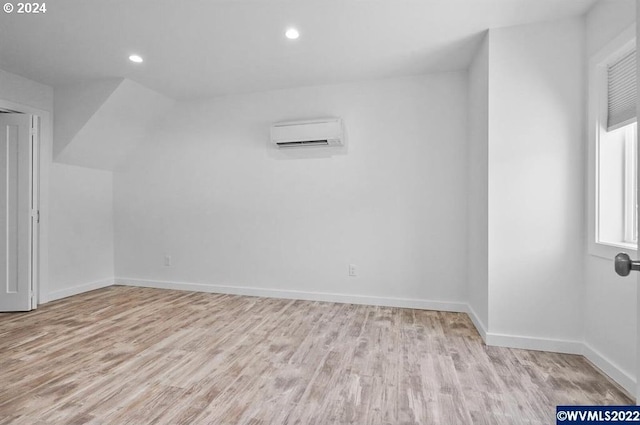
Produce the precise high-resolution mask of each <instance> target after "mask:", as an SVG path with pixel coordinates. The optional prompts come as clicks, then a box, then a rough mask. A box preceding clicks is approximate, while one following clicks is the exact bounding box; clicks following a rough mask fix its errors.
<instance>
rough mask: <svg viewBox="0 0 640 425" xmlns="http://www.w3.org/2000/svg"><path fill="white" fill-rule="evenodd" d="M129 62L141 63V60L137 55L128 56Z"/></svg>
mask: <svg viewBox="0 0 640 425" xmlns="http://www.w3.org/2000/svg"><path fill="white" fill-rule="evenodd" d="M129 60H130V61H131V62H135V63H142V58H141V57H140V56H138V55H131V56H129Z"/></svg>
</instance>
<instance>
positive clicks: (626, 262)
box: [614, 252, 640, 276]
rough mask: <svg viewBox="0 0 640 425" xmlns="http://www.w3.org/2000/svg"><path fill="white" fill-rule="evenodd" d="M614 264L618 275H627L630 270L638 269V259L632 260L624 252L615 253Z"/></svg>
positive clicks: (639, 267) (639, 266)
mask: <svg viewBox="0 0 640 425" xmlns="http://www.w3.org/2000/svg"><path fill="white" fill-rule="evenodd" d="M614 266H615V269H616V273H618V274H619V275H620V276H629V273H631V270H636V271H640V261H632V260H631V258H629V256H628V255H627V254H625V253H624V252H621V253H620V254H618V255H616V259H615V261H614Z"/></svg>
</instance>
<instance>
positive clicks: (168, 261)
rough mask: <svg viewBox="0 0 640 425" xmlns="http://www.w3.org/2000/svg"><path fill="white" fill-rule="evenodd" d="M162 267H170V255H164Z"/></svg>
mask: <svg viewBox="0 0 640 425" xmlns="http://www.w3.org/2000/svg"><path fill="white" fill-rule="evenodd" d="M164 266H165V267H171V256H170V255H165V256H164Z"/></svg>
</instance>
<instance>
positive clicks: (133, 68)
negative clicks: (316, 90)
mask: <svg viewBox="0 0 640 425" xmlns="http://www.w3.org/2000/svg"><path fill="white" fill-rule="evenodd" d="M593 3H594V0H420V1H417V0H415V1H414V0H294V1H278V0H254V1H244V0H234V1H226V0H55V1H51V2H47V3H46V4H47V12H46V13H45V14H42V15H31V16H27V15H17V14H16V13H15V12H14V13H12V14H10V15H7V14H5V13H1V14H0V69H4V70H6V71H9V72H12V73H15V74H19V75H22V76H25V77H27V78H31V79H33V80H36V81H40V82H42V83H45V84H49V85H52V86H57V85H62V84H72V83H74V82H77V81H78V80H87V79H96V78H113V77H125V78H130V79H132V80H134V81H137V82H139V83H140V84H143V85H145V86H147V87H149V88H152V89H154V90H157V91H159V92H161V93H164V94H166V95H169V96H171V97H174V98H180V99H184V98H204V97H210V96H215V95H221V94H228V93H238V92H251V91H259V90H268V89H276V88H285V87H295V86H304V85H316V84H324V83H334V82H343V81H352V80H362V79H371V78H382V77H389V76H397V75H412V74H419V73H424V72H431V71H444V70H457V69H463V68H466V67H467V65H468V63H469V61H470V59H471V57H472V55H473V52H474V50H475V47H476V45H477V43H478V41H479V38H480V34H481V33H482V31H483V30H485V29H487V28H495V27H503V26H510V25H519V24H523V23H530V22H536V21H543V20H550V19H557V18H563V17H568V16H575V15H581V14H583V13H585V12H586V11H587V10H588V9H589V7H590V6H591V5H592V4H593ZM290 25H293V26H296V27H297V28H298V29H299V30H300V33H301V36H300V39H298V40H297V41H290V40H287V39H285V38H284V35H283V34H284V31H285V29H286V27H287V26H290ZM133 52H136V53H139V54H140V55H142V56H143V57H144V59H145V62H144V63H143V64H141V65H135V64H132V63H130V62H129V61H128V59H127V58H128V56H129V55H130V54H131V53H133Z"/></svg>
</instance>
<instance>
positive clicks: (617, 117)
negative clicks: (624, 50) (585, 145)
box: [607, 50, 637, 131]
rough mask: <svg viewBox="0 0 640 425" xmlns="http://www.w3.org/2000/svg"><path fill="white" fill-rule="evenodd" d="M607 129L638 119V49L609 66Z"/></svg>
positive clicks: (622, 125) (613, 128)
mask: <svg viewBox="0 0 640 425" xmlns="http://www.w3.org/2000/svg"><path fill="white" fill-rule="evenodd" d="M607 80H608V90H607V92H608V103H607V104H608V109H607V110H608V114H607V115H608V116H607V131H611V130H615V129H617V128H620V127H624V126H625V125H627V124H631V123H633V122H635V121H636V97H637V93H636V51H635V50H634V51H632V52H630V53H628V54H626V55H624V56H623V57H622V58H620V59H619V60H617V61H616V62H614V63H612V64H611V65H609V66H608V68H607Z"/></svg>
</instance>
